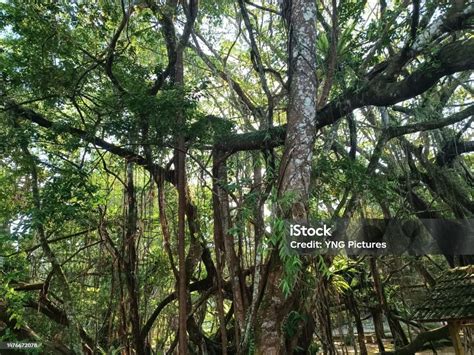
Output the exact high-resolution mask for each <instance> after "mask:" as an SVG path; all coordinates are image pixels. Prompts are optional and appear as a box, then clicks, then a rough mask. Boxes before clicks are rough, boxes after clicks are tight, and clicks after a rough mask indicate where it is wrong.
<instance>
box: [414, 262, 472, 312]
mask: <svg viewBox="0 0 474 355" xmlns="http://www.w3.org/2000/svg"><path fill="white" fill-rule="evenodd" d="M427 297H428V298H427V299H426V301H424V302H423V303H422V304H421V305H420V306H419V307H417V309H416V312H415V314H414V315H413V318H414V319H416V320H420V321H447V320H467V319H471V320H472V319H474V265H470V266H464V267H458V268H454V269H449V270H447V271H445V272H444V274H443V275H441V277H440V278H439V279H438V280H437V281H436V285H435V287H433V288H432V289H431V290H430V291H429V294H428V295H427Z"/></svg>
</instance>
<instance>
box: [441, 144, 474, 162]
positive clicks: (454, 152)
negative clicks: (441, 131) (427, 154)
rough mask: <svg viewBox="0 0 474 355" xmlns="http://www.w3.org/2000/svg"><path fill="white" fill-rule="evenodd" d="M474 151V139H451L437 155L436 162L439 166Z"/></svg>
mask: <svg viewBox="0 0 474 355" xmlns="http://www.w3.org/2000/svg"><path fill="white" fill-rule="evenodd" d="M473 151H474V141H468V142H464V141H457V140H452V141H449V142H448V143H447V144H446V145H445V146H444V148H443V149H442V150H441V151H440V152H439V153H438V154H437V155H436V163H437V164H438V165H439V166H444V165H447V164H450V163H451V162H452V161H453V160H454V159H455V158H456V157H457V156H458V155H461V154H464V153H470V152H473Z"/></svg>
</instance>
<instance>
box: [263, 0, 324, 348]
mask: <svg viewBox="0 0 474 355" xmlns="http://www.w3.org/2000/svg"><path fill="white" fill-rule="evenodd" d="M283 7H284V9H283V15H284V17H285V20H286V23H287V26H288V30H289V38H288V42H289V46H288V47H289V53H288V54H289V58H288V72H289V103H288V108H287V122H288V125H287V133H286V138H285V151H284V154H283V158H282V161H281V166H280V171H279V183H278V196H279V197H280V198H283V197H285V198H286V197H289V196H290V197H291V206H290V207H283V206H281V207H283V208H280V211H279V212H278V215H279V218H286V219H292V220H295V221H299V222H306V221H307V218H308V197H309V188H310V178H311V162H312V157H313V145H314V141H315V127H316V121H315V120H314V117H315V115H316V92H317V82H316V75H315V69H316V68H315V67H316V48H315V43H316V3H315V2H314V1H313V0H293V1H284V3H283ZM283 273H284V270H283V265H282V263H281V260H280V258H279V255H278V252H277V251H276V250H274V251H273V252H272V257H271V260H270V266H269V273H268V279H267V285H266V290H265V293H264V296H263V300H262V303H261V306H260V309H259V312H258V316H257V320H258V323H257V324H259V325H260V326H259V329H257V330H256V349H257V354H281V353H284V352H285V351H284V334H283V333H282V329H281V328H282V324H283V321H284V319H285V317H286V313H287V311H288V309H289V304H290V303H291V297H290V299H286V298H285V296H284V295H283V293H282V290H281V288H280V283H281V280H282V277H283Z"/></svg>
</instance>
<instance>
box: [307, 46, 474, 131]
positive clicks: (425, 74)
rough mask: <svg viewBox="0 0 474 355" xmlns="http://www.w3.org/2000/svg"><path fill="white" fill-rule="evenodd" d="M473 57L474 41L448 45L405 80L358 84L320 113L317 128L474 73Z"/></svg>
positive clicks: (399, 100) (381, 79) (379, 80)
mask: <svg viewBox="0 0 474 355" xmlns="http://www.w3.org/2000/svg"><path fill="white" fill-rule="evenodd" d="M473 58H474V39H470V40H466V41H458V42H454V43H451V44H448V45H446V46H444V47H443V48H442V49H440V51H439V52H438V53H437V54H436V55H435V56H434V57H433V58H432V59H431V60H430V61H428V62H427V63H425V64H423V65H422V66H421V67H420V68H418V69H417V70H416V71H414V72H413V73H412V74H410V75H409V76H407V77H406V78H405V79H403V80H401V81H398V82H390V81H386V80H384V78H383V76H380V77H379V76H376V77H375V78H374V79H373V80H370V81H368V82H367V83H365V85H363V83H358V84H357V85H355V86H354V87H353V88H352V89H349V90H348V92H347V93H345V94H343V95H341V96H339V98H337V99H335V100H334V101H332V102H330V103H329V104H327V105H326V106H325V107H323V108H322V109H321V110H320V111H319V112H318V113H317V116H316V119H317V126H318V128H321V127H324V126H327V125H330V124H332V123H334V122H336V121H337V120H338V119H339V118H341V117H343V116H345V115H347V114H348V113H350V112H352V111H353V110H355V109H357V108H361V107H364V106H390V105H394V104H396V103H399V102H402V101H405V100H408V99H412V98H414V97H416V96H418V95H420V94H422V93H424V92H425V91H427V90H428V89H429V88H431V87H432V86H433V85H435V84H436V82H437V81H438V80H439V79H441V78H442V77H444V76H446V75H451V74H454V73H457V72H461V71H466V70H473V69H474V59H473Z"/></svg>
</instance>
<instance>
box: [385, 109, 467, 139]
mask: <svg viewBox="0 0 474 355" xmlns="http://www.w3.org/2000/svg"><path fill="white" fill-rule="evenodd" d="M472 115H474V105H471V106H469V107H468V108H466V109H465V110H462V111H460V112H457V113H455V114H452V115H451V116H449V117H447V118H443V119H439V120H433V121H425V122H418V123H413V124H410V125H405V126H400V127H389V128H387V130H386V132H387V134H388V136H389V137H390V138H395V137H399V136H403V135H405V134H410V133H415V132H422V131H430V130H433V129H437V128H443V127H445V126H449V125H452V124H454V123H457V122H460V121H462V120H465V119H466V118H469V117H471V116H472Z"/></svg>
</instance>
